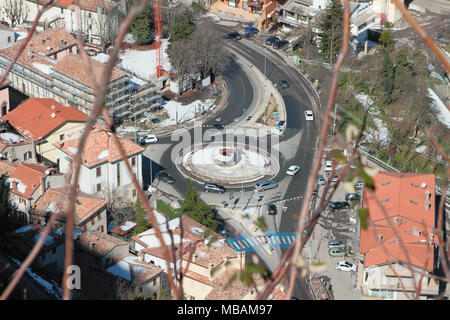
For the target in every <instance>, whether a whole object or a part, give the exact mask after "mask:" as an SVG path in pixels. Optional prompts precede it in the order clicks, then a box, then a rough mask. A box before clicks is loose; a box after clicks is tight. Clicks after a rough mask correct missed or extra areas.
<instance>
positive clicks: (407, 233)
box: [360, 172, 435, 270]
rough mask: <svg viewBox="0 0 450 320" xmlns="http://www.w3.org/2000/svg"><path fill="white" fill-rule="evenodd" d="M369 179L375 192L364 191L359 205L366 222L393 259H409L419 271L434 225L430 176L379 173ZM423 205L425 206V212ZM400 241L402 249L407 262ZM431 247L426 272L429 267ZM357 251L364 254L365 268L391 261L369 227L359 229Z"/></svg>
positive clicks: (431, 175)
mask: <svg viewBox="0 0 450 320" xmlns="http://www.w3.org/2000/svg"><path fill="white" fill-rule="evenodd" d="M373 179H374V184H375V192H374V193H373V194H372V193H370V192H368V191H367V190H364V194H363V206H364V207H365V208H367V209H368V210H369V219H370V221H372V222H373V223H374V226H375V228H376V230H377V234H378V235H379V236H378V237H381V240H380V241H382V242H383V244H384V245H385V247H386V248H387V249H388V250H389V252H390V254H391V255H392V256H393V257H394V258H395V259H398V260H401V261H404V262H408V260H410V261H409V262H410V263H412V264H414V265H416V266H418V267H421V268H423V267H424V263H425V259H426V256H427V242H428V240H429V239H430V234H431V233H433V228H434V226H435V194H434V188H435V177H434V175H433V174H414V173H392V172H381V173H378V174H377V175H375V176H374V178H373ZM427 192H428V193H427ZM428 197H429V198H428ZM427 199H428V200H427ZM426 203H428V204H429V206H428V207H427V209H426V206H427V205H426ZM389 220H390V223H389ZM391 224H392V225H393V228H391ZM424 225H425V228H426V230H424ZM425 233H427V234H428V235H425ZM400 241H401V242H402V243H403V244H404V246H405V247H406V249H407V251H408V254H409V259H407V257H406V255H405V253H404V250H402V247H401V245H400ZM432 247H433V246H431V250H430V252H429V254H430V257H429V260H428V264H427V269H428V270H430V269H432V267H433V250H432ZM360 252H361V253H364V254H365V266H366V267H367V266H373V265H381V264H385V263H390V262H391V259H390V257H389V256H388V255H387V254H386V253H384V251H383V250H382V248H381V246H380V245H379V244H378V241H377V238H376V237H375V235H374V233H373V230H372V229H371V228H370V227H369V228H368V229H366V230H364V229H361V243H360Z"/></svg>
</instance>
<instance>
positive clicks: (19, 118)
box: [2, 98, 87, 141]
mask: <svg viewBox="0 0 450 320" xmlns="http://www.w3.org/2000/svg"><path fill="white" fill-rule="evenodd" d="M52 115H54V116H52ZM2 119H3V120H4V121H9V123H10V124H11V125H12V126H13V127H14V128H15V129H16V130H17V131H19V132H20V133H21V134H23V135H24V136H26V137H28V138H30V139H33V140H35V141H39V140H41V139H42V138H44V137H46V136H48V135H49V134H51V133H52V131H54V130H55V129H57V128H59V127H60V126H61V125H62V124H64V123H66V122H69V121H70V122H85V121H86V120H87V115H86V114H84V113H83V112H81V111H80V110H78V109H76V108H74V107H65V106H63V105H62V104H59V103H58V102H56V101H55V100H53V99H47V98H31V99H28V100H26V101H25V102H24V103H22V104H21V105H19V106H18V107H17V108H15V109H14V110H13V111H11V112H9V113H8V114H6V115H5V116H3V118H2Z"/></svg>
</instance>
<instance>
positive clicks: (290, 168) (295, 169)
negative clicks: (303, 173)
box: [286, 165, 300, 176]
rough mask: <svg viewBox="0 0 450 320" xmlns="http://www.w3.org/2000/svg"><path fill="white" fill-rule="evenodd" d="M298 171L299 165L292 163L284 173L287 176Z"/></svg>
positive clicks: (293, 174)
mask: <svg viewBox="0 0 450 320" xmlns="http://www.w3.org/2000/svg"><path fill="white" fill-rule="evenodd" d="M299 171H300V167H299V166H294V165H292V166H290V167H289V168H288V169H287V171H286V174H287V175H288V176H295V174H296V173H297V172H299Z"/></svg>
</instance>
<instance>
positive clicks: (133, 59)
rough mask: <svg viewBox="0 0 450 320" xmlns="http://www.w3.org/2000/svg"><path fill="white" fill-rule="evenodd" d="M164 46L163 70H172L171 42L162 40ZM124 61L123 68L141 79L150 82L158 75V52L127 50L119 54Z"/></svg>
mask: <svg viewBox="0 0 450 320" xmlns="http://www.w3.org/2000/svg"><path fill="white" fill-rule="evenodd" d="M162 46H163V69H164V70H168V71H169V70H170V69H171V68H172V66H171V64H170V60H169V56H168V55H167V48H168V46H169V40H165V39H163V40H162ZM119 59H120V60H121V61H122V68H123V69H125V70H127V71H128V72H130V73H132V74H135V75H136V76H138V77H139V78H142V79H145V80H148V81H150V78H152V77H154V76H155V75H156V50H145V51H143V50H131V49H128V50H125V52H124V53H121V54H119Z"/></svg>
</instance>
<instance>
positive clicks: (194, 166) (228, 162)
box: [176, 142, 280, 187]
mask: <svg viewBox="0 0 450 320" xmlns="http://www.w3.org/2000/svg"><path fill="white" fill-rule="evenodd" d="M176 166H177V168H178V170H179V171H180V172H181V173H182V174H183V175H184V176H185V177H187V178H189V179H192V180H194V181H196V182H198V183H205V182H215V183H219V184H221V185H223V186H226V187H242V186H250V185H254V184H255V183H256V182H258V181H260V180H262V179H271V178H272V177H274V176H276V174H277V173H278V171H279V170H280V165H279V162H278V160H277V159H276V157H274V156H273V155H272V154H270V153H268V152H266V151H264V150H262V149H259V148H256V147H254V146H251V145H247V144H242V143H226V142H217V143H208V144H207V143H201V144H197V145H194V146H192V147H188V148H186V149H184V150H182V152H181V155H180V156H178V158H177V159H176Z"/></svg>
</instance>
